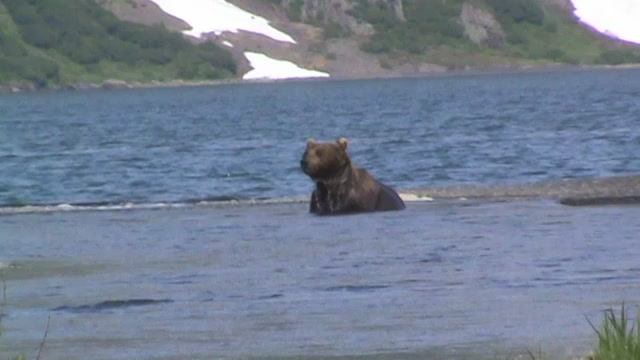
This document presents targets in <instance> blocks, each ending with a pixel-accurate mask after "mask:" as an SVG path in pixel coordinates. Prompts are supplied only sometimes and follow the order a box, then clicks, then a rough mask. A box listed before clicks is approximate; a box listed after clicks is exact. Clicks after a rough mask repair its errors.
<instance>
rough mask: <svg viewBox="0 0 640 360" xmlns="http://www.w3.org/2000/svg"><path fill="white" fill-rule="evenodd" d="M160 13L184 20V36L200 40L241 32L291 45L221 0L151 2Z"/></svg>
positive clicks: (266, 24)
mask: <svg viewBox="0 0 640 360" xmlns="http://www.w3.org/2000/svg"><path fill="white" fill-rule="evenodd" d="M151 1H153V2H154V3H156V5H158V6H159V7H160V8H161V9H162V10H163V11H164V12H166V13H168V14H171V15H173V16H175V17H177V18H180V19H182V20H184V21H185V22H186V23H188V24H189V25H190V26H191V27H192V29H191V30H187V31H184V33H185V34H187V35H192V36H195V37H198V38H200V37H202V36H203V35H204V34H208V33H215V34H216V35H220V34H221V33H223V32H225V31H230V32H234V33H237V32H238V31H239V30H244V31H248V32H252V33H258V34H262V35H264V36H267V37H269V38H271V39H274V40H277V41H282V42H288V43H292V44H295V43H296V42H295V40H293V38H292V37H291V36H289V35H287V34H285V33H284V32H282V31H280V30H278V29H276V28H274V27H272V26H271V25H269V21H267V20H266V19H265V18H262V17H260V16H257V15H254V14H252V13H250V12H247V11H244V10H242V9H240V8H239V7H237V6H235V5H233V4H230V3H228V2H227V1H225V0H151Z"/></svg>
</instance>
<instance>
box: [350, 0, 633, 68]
mask: <svg viewBox="0 0 640 360" xmlns="http://www.w3.org/2000/svg"><path fill="white" fill-rule="evenodd" d="M354 3H355V7H354V11H353V14H354V16H356V18H358V19H359V20H361V21H364V22H367V23H370V24H372V25H373V26H374V28H375V30H376V31H375V34H374V35H373V36H372V37H370V38H369V39H368V40H366V41H364V42H363V43H362V45H361V48H362V49H363V50H364V51H367V52H370V53H376V54H387V55H394V54H395V55H398V54H403V53H405V54H410V55H413V56H421V57H422V58H423V60H426V61H430V62H436V63H442V64H443V65H448V66H453V67H455V66H456V65H460V66H465V65H473V64H468V63H467V64H465V61H466V62H469V61H475V60H474V59H476V60H477V61H479V62H483V61H484V62H492V61H495V60H499V59H503V61H505V59H506V60H507V61H508V59H513V60H515V61H518V60H521V61H529V62H543V63H544V62H553V63H569V64H578V63H581V64H616V65H617V64H623V63H640V48H639V47H631V46H625V45H621V44H616V42H615V41H606V40H604V39H603V38H600V37H598V36H596V35H594V34H593V33H591V32H590V31H589V30H588V29H585V28H584V27H582V26H580V25H579V24H577V23H576V21H575V19H573V18H572V17H571V16H570V14H567V13H565V12H564V11H563V10H561V9H559V8H556V7H553V6H550V5H549V6H544V5H542V3H541V2H540V1H539V0H404V1H403V7H404V14H405V18H406V21H402V20H400V19H398V18H397V17H396V15H395V14H394V12H393V11H392V9H391V8H390V6H389V5H388V3H386V2H384V1H378V2H375V1H368V0H354ZM465 3H467V4H471V5H473V6H474V7H478V8H481V9H484V10H486V11H488V12H489V13H491V14H493V16H494V17H495V19H496V20H497V21H498V23H499V24H500V27H501V28H502V31H504V35H505V39H504V41H502V42H501V43H499V44H494V46H479V45H476V44H473V43H472V42H471V41H470V40H469V39H468V38H467V36H466V35H465V33H464V32H465V30H464V25H463V23H462V21H461V18H460V17H461V11H462V7H463V4H465ZM457 62H460V64H457Z"/></svg>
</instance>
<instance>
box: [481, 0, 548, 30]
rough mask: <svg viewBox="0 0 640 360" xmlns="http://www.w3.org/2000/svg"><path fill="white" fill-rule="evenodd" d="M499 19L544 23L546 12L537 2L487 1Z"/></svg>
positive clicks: (518, 0) (525, 0)
mask: <svg viewBox="0 0 640 360" xmlns="http://www.w3.org/2000/svg"><path fill="white" fill-rule="evenodd" d="M486 1H487V4H488V5H489V6H490V7H491V8H492V9H493V10H494V11H495V13H496V14H497V15H498V17H500V18H502V19H503V20H506V21H515V22H523V21H524V22H528V23H531V24H534V25H542V24H543V23H544V10H542V7H541V6H540V4H539V3H538V1H536V0H486Z"/></svg>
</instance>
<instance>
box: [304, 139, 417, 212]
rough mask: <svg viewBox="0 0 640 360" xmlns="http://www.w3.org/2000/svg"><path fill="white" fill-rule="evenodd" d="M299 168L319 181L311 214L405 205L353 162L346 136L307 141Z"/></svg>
mask: <svg viewBox="0 0 640 360" xmlns="http://www.w3.org/2000/svg"><path fill="white" fill-rule="evenodd" d="M300 167H301V168H302V171H303V172H304V173H305V174H307V175H309V177H310V178H311V180H313V181H314V182H315V183H316V188H315V190H314V191H313V194H311V205H310V208H309V211H310V212H311V213H314V214H318V215H337V214H349V213H357V212H368V211H386V210H402V209H404V208H405V205H404V202H403V201H402V199H401V198H400V196H398V193H396V192H395V191H394V190H393V189H391V188H390V187H388V186H386V185H384V184H382V183H380V182H379V181H377V180H376V179H374V178H373V176H371V175H370V174H369V173H368V172H367V171H366V170H364V169H361V168H357V167H355V166H353V165H352V164H351V159H349V155H348V154H347V139H345V138H340V139H338V140H337V141H336V142H335V143H331V142H330V143H318V142H316V141H315V140H313V139H310V140H308V141H307V148H306V150H305V152H304V155H303V156H302V160H301V161H300Z"/></svg>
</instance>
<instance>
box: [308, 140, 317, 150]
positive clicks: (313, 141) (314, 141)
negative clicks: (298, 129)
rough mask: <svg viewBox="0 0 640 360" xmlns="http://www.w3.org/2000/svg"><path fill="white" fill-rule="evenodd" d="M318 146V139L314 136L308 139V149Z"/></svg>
mask: <svg viewBox="0 0 640 360" xmlns="http://www.w3.org/2000/svg"><path fill="white" fill-rule="evenodd" d="M314 146H316V140H315V139H314V138H309V139H307V149H311V148H312V147H314Z"/></svg>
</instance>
